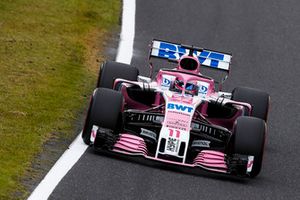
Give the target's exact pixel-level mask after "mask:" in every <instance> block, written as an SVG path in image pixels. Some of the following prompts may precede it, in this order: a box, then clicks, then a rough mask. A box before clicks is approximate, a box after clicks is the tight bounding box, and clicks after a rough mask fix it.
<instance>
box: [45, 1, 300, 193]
mask: <svg viewBox="0 0 300 200" xmlns="http://www.w3.org/2000/svg"><path fill="white" fill-rule="evenodd" d="M299 13H300V1H298V0H286V1H281V0H264V1H261V0H251V1H241V0H226V1H222V0H210V1H203V0H201V1H200V0H185V1H183V0H172V1H167V0H160V1H154V0H147V1H141V0H137V5H136V33H135V42H134V52H133V58H132V65H133V66H136V67H138V68H139V69H140V72H141V73H142V74H147V70H148V68H147V53H148V43H149V42H150V41H151V40H152V38H159V39H165V40H170V41H178V42H181V43H186V44H195V45H198V46H202V47H207V48H210V49H216V50H223V51H231V52H232V53H233V62H232V71H231V75H230V77H229V80H228V81H227V82H226V83H225V85H224V90H227V91H231V90H232V89H233V88H234V87H235V86H249V87H254V88H260V89H262V90H265V91H267V92H269V94H270V95H271V110H270V114H269V125H268V136H267V144H266V150H265V157H264V163H263V169H262V171H261V174H260V175H259V176H258V177H257V178H255V179H252V180H246V181H243V180H239V179H231V178H226V177H220V176H211V175H210V176H206V175H200V176H196V175H190V174H184V173H180V172H175V171H172V170H164V169H160V168H153V167H149V166H145V165H141V164H137V163H132V162H127V161H124V160H120V159H115V158H111V157H106V156H102V155H98V154H94V153H93V151H91V149H88V150H87V151H86V152H85V153H84V155H83V156H82V157H81V158H80V160H79V161H78V162H77V163H76V165H74V166H73V168H72V169H71V170H70V171H69V173H68V174H67V175H66V176H65V177H64V178H63V180H62V181H61V182H60V184H59V185H58V186H57V187H56V189H55V190H54V191H53V193H52V194H51V196H50V199H181V198H182V199H300V187H299V185H300V172H299V167H300V156H299V153H300V145H299V144H300V100H299V99H300V87H299V77H300V64H299V63H300V56H299V55H298V54H299V52H300V37H299V36H300V20H299V19H300V15H299Z"/></svg>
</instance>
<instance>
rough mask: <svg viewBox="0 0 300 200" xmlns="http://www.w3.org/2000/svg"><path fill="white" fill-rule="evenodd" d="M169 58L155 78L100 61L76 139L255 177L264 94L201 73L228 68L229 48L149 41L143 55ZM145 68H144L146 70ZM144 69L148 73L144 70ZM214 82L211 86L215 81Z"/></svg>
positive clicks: (133, 154) (260, 156) (173, 162)
mask: <svg viewBox="0 0 300 200" xmlns="http://www.w3.org/2000/svg"><path fill="white" fill-rule="evenodd" d="M153 58H161V59H167V60H170V61H173V62H175V63H176V64H175V66H174V67H173V68H172V69H170V68H165V69H164V68H160V70H159V71H158V72H157V74H156V76H155V78H152V77H151V76H152V75H151V76H150V77H144V76H139V71H138V69H137V68H135V67H132V66H129V65H126V64H122V63H117V62H112V61H107V62H105V63H104V64H102V66H101V69H100V75H99V79H98V83H97V89H95V90H94V93H93V95H92V97H91V103H90V106H89V109H88V113H87V117H86V121H85V125H84V128H83V132H82V138H83V140H84V142H85V143H86V144H88V145H91V146H93V147H94V149H95V150H97V151H101V152H113V154H123V155H127V156H131V157H137V158H139V159H141V158H142V159H144V160H147V159H149V160H152V161H153V162H162V163H165V164H166V165H173V166H178V167H182V168H189V169H192V170H193V169H195V170H196V169H197V170H198V169H204V170H208V171H212V172H219V173H224V174H232V175H237V176H246V177H247V176H248V177H255V176H257V175H258V174H259V172H260V170H261V166H262V160H263V152H264V144H265V135H266V122H267V117H268V109H269V102H270V97H269V95H268V94H267V93H265V92H262V91H260V90H256V89H251V88H246V87H237V88H235V89H234V90H233V91H232V92H231V93H228V92H222V91H221V86H222V83H223V82H224V80H225V79H223V81H222V82H220V83H216V81H215V80H214V79H212V78H210V77H207V76H204V75H203V74H201V69H202V68H213V69H215V70H221V71H223V72H225V73H226V77H227V75H228V74H229V69H230V62H231V54H228V53H222V52H218V51H212V50H208V49H202V48H198V47H194V46H188V45H181V44H175V43H171V42H166V41H161V40H153V41H152V43H151V49H150V53H149V63H150V68H151V69H152V68H153V64H152V61H151V59H153ZM151 71H152V70H151ZM151 74H152V73H151ZM217 86H218V87H217Z"/></svg>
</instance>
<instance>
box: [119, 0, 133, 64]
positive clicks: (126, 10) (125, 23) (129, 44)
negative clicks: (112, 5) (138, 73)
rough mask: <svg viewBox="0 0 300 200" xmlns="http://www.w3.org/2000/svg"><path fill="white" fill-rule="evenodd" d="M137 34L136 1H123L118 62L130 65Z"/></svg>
mask: <svg viewBox="0 0 300 200" xmlns="http://www.w3.org/2000/svg"><path fill="white" fill-rule="evenodd" d="M134 32H135V0H123V14H122V27H121V35H120V43H119V50H118V53H117V57H116V61H117V62H122V63H126V64H130V62H131V58H132V53H133V41H134V34H135V33H134Z"/></svg>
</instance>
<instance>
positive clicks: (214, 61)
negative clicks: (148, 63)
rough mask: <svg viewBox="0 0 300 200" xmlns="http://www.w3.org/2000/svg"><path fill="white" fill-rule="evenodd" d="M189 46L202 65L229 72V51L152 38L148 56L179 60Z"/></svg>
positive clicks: (187, 51) (186, 52)
mask: <svg viewBox="0 0 300 200" xmlns="http://www.w3.org/2000/svg"><path fill="white" fill-rule="evenodd" d="M190 48H192V49H194V51H193V53H194V55H196V56H197V57H198V59H199V62H200V63H201V65H202V66H205V67H208V68H213V69H218V70H223V71H225V72H227V73H229V70H230V64H231V57H232V55H231V54H230V53H224V52H219V51H213V50H209V49H202V48H199V47H195V46H188V45H183V44H176V43H171V42H166V41H162V40H156V39H154V40H153V41H152V45H151V50H150V57H157V58H162V59H171V60H179V59H180V57H181V56H183V55H184V54H188V53H189V50H188V49H190Z"/></svg>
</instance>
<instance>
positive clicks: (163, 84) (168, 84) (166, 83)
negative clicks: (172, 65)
mask: <svg viewBox="0 0 300 200" xmlns="http://www.w3.org/2000/svg"><path fill="white" fill-rule="evenodd" d="M161 85H162V86H165V87H168V86H170V85H171V80H169V79H167V78H163V81H162V84H161Z"/></svg>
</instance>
